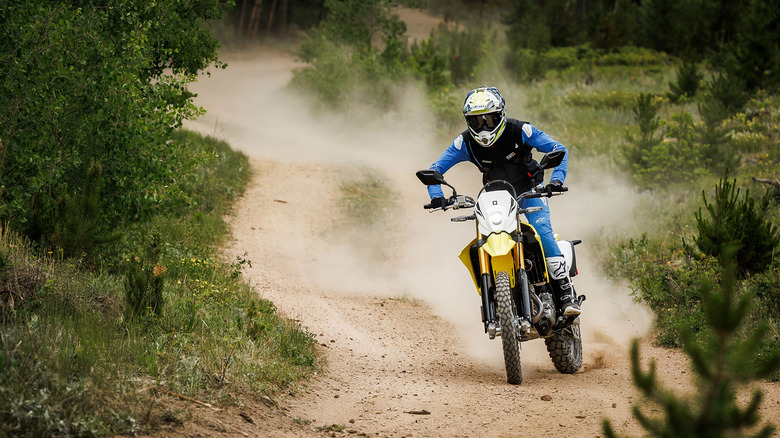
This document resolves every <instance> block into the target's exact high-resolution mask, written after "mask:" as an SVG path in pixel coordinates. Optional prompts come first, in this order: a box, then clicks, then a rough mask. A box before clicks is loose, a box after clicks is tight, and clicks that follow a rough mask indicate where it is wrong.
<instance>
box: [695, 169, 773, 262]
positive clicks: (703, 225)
mask: <svg viewBox="0 0 780 438" xmlns="http://www.w3.org/2000/svg"><path fill="white" fill-rule="evenodd" d="M740 190H741V189H739V188H737V185H736V179H735V180H733V181H731V182H729V181H728V179H727V178H723V179H721V180H720V182H719V183H718V185H717V186H716V187H715V198H714V200H713V202H712V203H710V202H708V201H707V195H706V194H705V193H704V191H702V200H703V201H704V208H705V210H706V211H707V213H708V217H705V216H704V214H703V213H702V210H701V208H699V211H698V212H696V213H695V216H696V226H697V230H698V235H697V236H696V237H695V238H694V242H695V243H696V246H697V247H698V249H699V250H700V251H701V252H702V253H704V254H706V255H709V256H712V257H720V255H721V254H723V253H724V251H726V250H727V249H729V248H730V247H732V246H733V247H734V248H735V251H736V256H735V257H736V262H737V267H738V270H739V273H740V275H742V276H744V275H747V274H749V273H758V272H762V271H764V270H765V269H767V268H768V267H769V265H770V263H771V262H772V260H773V258H774V256H775V252H776V251H777V249H778V245H780V232H779V231H778V227H777V225H775V224H773V223H771V222H769V221H768V220H766V215H767V210H768V207H769V201H770V196H769V193H768V192H767V193H766V194H765V195H764V196H763V197H762V198H761V199H760V200H758V202H756V200H755V199H754V198H752V197H751V196H750V191H749V190H748V191H746V192H745V195H744V196H743V197H740Z"/></svg>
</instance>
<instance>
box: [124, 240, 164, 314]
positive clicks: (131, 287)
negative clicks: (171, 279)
mask: <svg viewBox="0 0 780 438" xmlns="http://www.w3.org/2000/svg"><path fill="white" fill-rule="evenodd" d="M161 250H162V248H161V242H160V235H159V234H157V233H153V234H152V236H151V239H150V241H149V243H148V244H147V247H146V251H144V252H145V254H143V258H141V257H138V256H134V257H132V258H130V259H128V263H129V264H128V266H127V274H126V275H125V308H126V309H127V318H128V319H138V318H141V317H143V316H160V315H162V313H163V306H164V305H165V300H164V299H163V287H164V285H165V266H163V265H161V264H160V252H161Z"/></svg>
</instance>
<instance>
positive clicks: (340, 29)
mask: <svg viewBox="0 0 780 438" xmlns="http://www.w3.org/2000/svg"><path fill="white" fill-rule="evenodd" d="M394 4H395V2H394V1H393V0H382V1H377V2H361V1H357V0H350V1H346V2H342V1H335V0H333V1H330V0H329V1H326V3H325V6H326V8H327V10H328V14H327V16H326V18H325V19H324V20H323V21H322V22H321V23H320V25H319V26H317V27H316V28H314V29H311V30H310V31H309V32H307V35H306V39H305V40H304V41H303V42H302V43H301V44H300V46H299V47H298V48H297V50H296V55H297V56H298V57H299V58H300V59H301V60H302V61H303V62H306V63H308V64H309V65H308V66H306V67H303V68H300V69H298V70H296V71H295V72H293V79H292V81H291V83H290V86H291V88H292V89H294V90H296V91H298V92H303V93H306V94H309V93H313V94H314V95H315V97H316V99H315V102H316V103H318V104H320V105H326V106H327V107H329V108H340V109H341V108H345V107H349V106H351V105H354V104H356V103H362V102H370V103H374V102H375V101H378V102H379V106H380V107H382V108H385V109H386V108H387V107H389V106H390V105H392V103H393V98H392V86H393V81H395V80H398V79H399V78H400V77H401V76H402V75H403V74H404V73H405V71H406V66H405V65H404V64H403V62H402V61H403V60H404V59H405V57H406V53H407V45H406V35H405V32H406V25H405V24H404V23H403V22H402V21H400V19H399V18H398V16H396V15H394V14H392V13H391V12H390V10H391V6H393V5H394ZM375 38H376V39H379V40H381V41H382V48H381V49H379V48H378V47H375V46H374V45H373V44H372V42H373V41H374V39H375ZM365 93H370V94H371V95H372V96H373V97H375V98H376V99H361V98H360V96H361V95H363V94H365Z"/></svg>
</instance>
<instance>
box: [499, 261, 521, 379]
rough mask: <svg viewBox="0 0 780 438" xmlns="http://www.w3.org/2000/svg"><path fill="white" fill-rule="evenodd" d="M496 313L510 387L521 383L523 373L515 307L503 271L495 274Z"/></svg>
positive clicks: (506, 275) (505, 274) (507, 278)
mask: <svg viewBox="0 0 780 438" xmlns="http://www.w3.org/2000/svg"><path fill="white" fill-rule="evenodd" d="M496 312H497V313H498V321H499V322H500V323H501V345H502V346H503V348H504V366H505V367H506V381H507V382H508V383H509V384H512V385H519V384H520V383H522V382H523V373H522V370H521V367H520V343H519V341H518V338H517V329H516V327H515V321H516V319H517V307H515V303H514V301H513V300H512V289H511V287H510V283H509V274H507V273H506V272H503V271H501V272H499V273H498V274H496Z"/></svg>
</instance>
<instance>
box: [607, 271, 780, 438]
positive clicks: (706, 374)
mask: <svg viewBox="0 0 780 438" xmlns="http://www.w3.org/2000/svg"><path fill="white" fill-rule="evenodd" d="M723 260H724V263H726V264H725V266H724V268H723V271H724V274H723V276H722V279H721V281H720V282H719V283H720V284H719V287H715V286H704V285H703V286H701V287H699V288H697V289H699V291H698V293H699V294H700V295H701V296H702V305H701V308H702V311H703V313H704V314H705V315H706V319H707V324H706V330H704V331H703V333H702V334H703V335H704V336H702V338H701V339H694V338H693V337H691V336H690V335H686V339H685V342H684V349H685V353H686V354H687V355H688V357H689V358H690V363H691V370H692V371H693V372H694V375H695V379H694V380H693V384H694V391H692V393H691V395H687V394H685V395H681V394H678V391H677V389H669V388H664V387H663V386H662V385H661V382H659V380H658V378H657V375H656V367H655V361H652V362H651V363H650V367H649V370H648V371H646V372H645V371H643V370H642V365H641V361H640V354H639V342H640V341H639V340H638V339H636V340H634V342H633V344H632V347H631V374H632V377H633V381H634V385H635V386H636V387H637V388H638V389H639V390H640V391H641V392H642V394H643V396H644V397H643V398H642V399H641V401H640V403H639V404H637V405H635V406H634V409H633V413H634V416H635V417H636V419H637V420H638V421H639V424H640V425H641V426H642V427H643V428H645V429H646V430H647V432H648V433H649V434H648V435H647V436H655V437H726V436H735V437H737V436H756V437H769V436H772V435H773V433H774V430H775V426H774V425H772V424H768V423H767V424H764V425H763V426H759V423H760V415H759V414H760V407H761V401H762V398H763V394H762V392H761V390H754V391H752V395H751V397H750V401H749V402H748V403H743V402H742V400H741V399H742V396H743V394H744V393H745V390H746V389H747V388H748V385H749V384H750V383H751V382H753V381H755V380H758V379H763V378H766V377H768V376H770V375H772V374H773V373H776V372H777V371H778V370H780V349H778V348H776V345H775V348H773V349H770V351H769V352H765V350H766V348H767V344H765V343H764V342H763V341H764V340H765V339H767V334H768V332H769V327H768V326H767V324H765V323H762V324H758V325H755V326H753V327H748V325H749V324H748V323H749V319H750V313H749V312H750V300H751V297H750V296H749V295H739V293H738V291H737V287H736V272H735V271H736V268H735V267H734V262H733V261H731V262H727V261H726V260H731V259H730V258H729V257H728V256H724V257H723ZM770 348H771V347H770ZM762 355H763V356H764V357H765V360H763V361H755V360H751V359H754V358H756V357H758V356H762ZM740 386H742V387H745V388H744V389H743V388H740ZM643 405H650V406H652V408H653V411H656V412H657V411H659V410H660V411H661V412H663V414H662V415H648V414H647V413H646V412H647V409H642V407H643ZM603 427H604V432H605V434H606V436H607V437H609V438H615V437H616V434H615V432H614V431H613V430H612V427H611V424H610V422H609V421H608V420H604V422H603ZM758 427H761V429H760V430H758Z"/></svg>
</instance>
